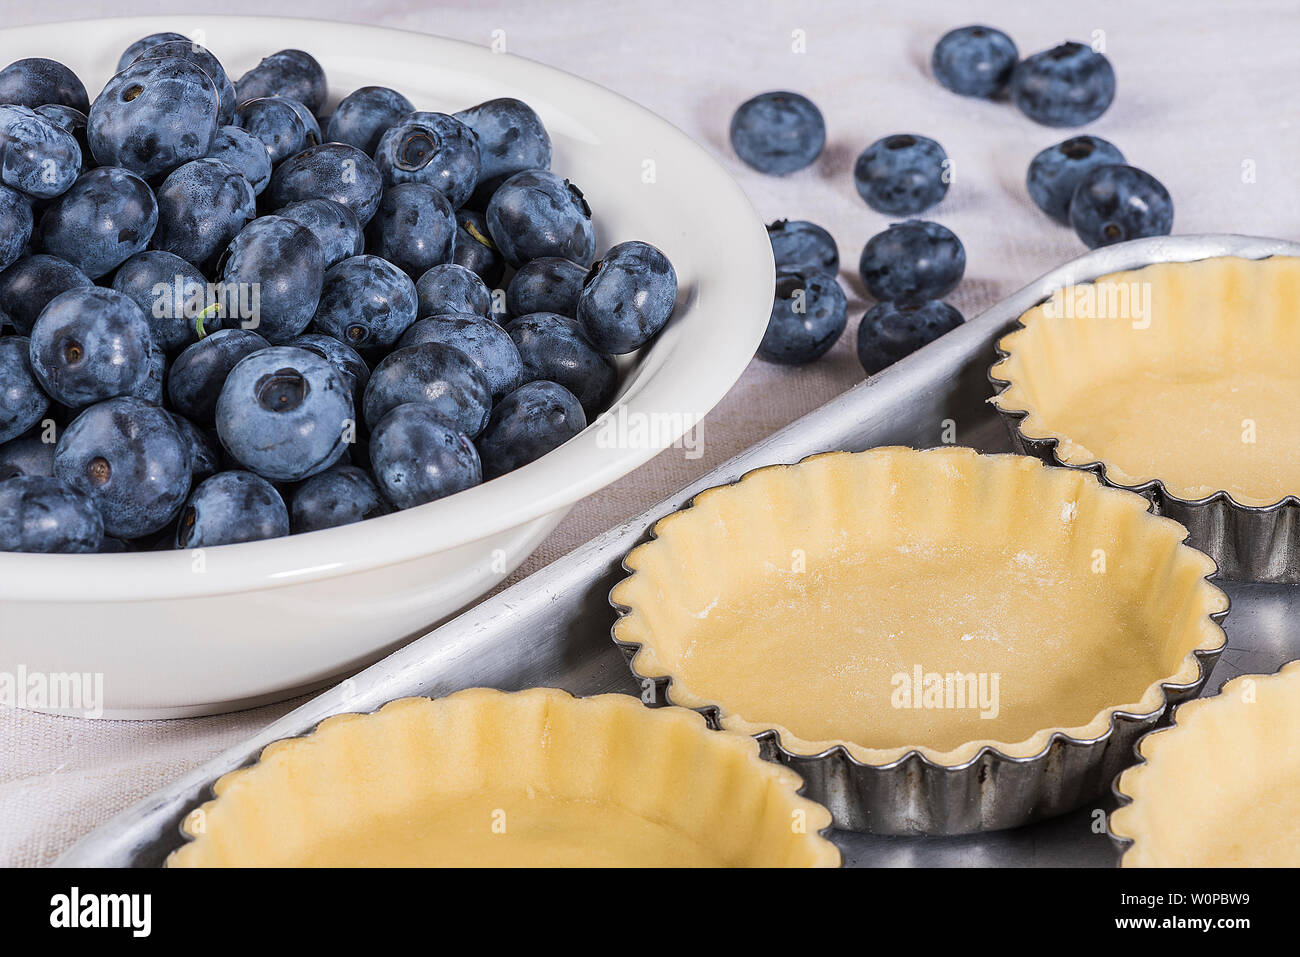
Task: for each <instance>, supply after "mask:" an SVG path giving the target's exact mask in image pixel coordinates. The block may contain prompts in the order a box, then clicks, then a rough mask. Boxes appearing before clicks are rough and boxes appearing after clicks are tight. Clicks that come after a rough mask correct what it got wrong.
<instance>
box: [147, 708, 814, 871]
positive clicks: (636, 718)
mask: <svg viewBox="0 0 1300 957" xmlns="http://www.w3.org/2000/svg"><path fill="white" fill-rule="evenodd" d="M800 784H801V782H800V780H799V778H798V775H796V774H795V773H794V772H792V771H790V770H788V769H785V768H777V767H775V766H773V765H771V764H770V763H768V762H765V761H763V760H762V759H761V758H760V757H759V750H758V746H757V745H756V744H755V743H754V742H753V741H752V740H749V739H746V738H743V737H739V736H736V735H724V734H719V733H717V732H715V731H711V730H709V728H708V727H707V725H706V724H705V722H704V720H703V719H702V718H701V717H700V716H699V715H698V714H695V713H694V712H691V711H686V710H684V709H672V710H668V711H658V710H652V709H650V708H646V707H645V706H643V705H642V704H641V703H640V702H639V701H638V700H637V699H636V698H632V697H629V696H627V695H614V694H608V695H599V696H597V697H592V698H574V697H571V696H570V695H569V694H567V693H566V692H563V691H557V690H553V689H548V688H536V689H532V690H528V691H521V692H516V693H505V692H500V691H493V690H490V689H486V688H473V689H469V690H467V691H461V692H458V693H456V694H453V695H450V696H449V697H446V698H437V699H430V698H403V699H401V700H398V701H394V702H391V703H389V704H387V705H385V706H384V707H383V708H381V709H379V710H378V711H376V712H374V713H373V714H345V715H338V716H335V717H332V718H328V719H326V720H325V721H323V722H321V724H320V725H319V726H317V728H316V729H315V730H314V731H313V732H312V733H311V734H309V735H306V736H305V737H301V738H290V739H287V740H283V741H277V742H275V743H274V744H271V745H270V746H268V747H267V748H266V749H265V750H264V751H263V752H262V754H261V757H260V758H259V759H258V761H257V762H256V763H254V764H252V765H250V766H249V767H247V768H243V769H240V770H238V771H234V772H231V773H230V774H227V775H225V776H224V777H222V778H221V779H220V780H218V781H217V783H216V785H215V786H214V788H213V793H214V795H215V797H214V799H213V800H211V801H209V802H208V803H206V804H204V805H203V806H202V807H201V808H199V809H197V810H196V811H194V812H192V813H191V814H190V815H189V816H188V817H187V818H186V820H185V822H184V824H183V827H182V830H183V833H184V835H185V836H186V837H187V838H188V839H189V840H188V842H187V843H185V844H183V845H182V846H181V847H180V848H179V849H178V850H176V851H175V852H173V853H172V854H171V856H170V857H169V858H168V861H167V863H168V865H169V866H171V867H220V866H253V867H259V866H260V867H282V866H309V867H310V866H360V867H374V866H598V867H599V866H650V867H654V866H673V867H683V866H764V867H834V866H837V865H838V864H839V860H840V857H839V851H838V850H837V849H836V848H835V846H834V845H833V844H831V843H830V842H829V841H828V840H826V839H825V838H824V837H823V836H822V835H821V833H820V832H821V831H823V830H824V829H826V828H828V827H829V826H830V814H829V813H828V812H827V811H826V809H825V808H822V807H819V806H818V805H816V804H814V803H813V802H811V801H809V800H807V799H806V798H803V797H801V796H800V795H799V794H798V793H797V791H798V788H799V787H800Z"/></svg>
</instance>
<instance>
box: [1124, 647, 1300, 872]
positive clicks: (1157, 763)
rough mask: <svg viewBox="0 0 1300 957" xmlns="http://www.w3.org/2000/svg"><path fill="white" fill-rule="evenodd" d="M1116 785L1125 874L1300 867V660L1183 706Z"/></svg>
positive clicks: (1142, 748)
mask: <svg viewBox="0 0 1300 957" xmlns="http://www.w3.org/2000/svg"><path fill="white" fill-rule="evenodd" d="M1138 754H1139V757H1141V759H1142V762H1143V763H1141V764H1138V765H1136V766H1135V767H1132V768H1130V769H1128V770H1127V771H1125V772H1124V773H1123V774H1122V775H1121V776H1120V778H1119V780H1118V781H1117V782H1116V784H1115V794H1116V796H1117V797H1118V798H1119V800H1120V802H1121V804H1123V806H1122V807H1120V808H1119V809H1118V810H1116V811H1115V812H1114V813H1113V814H1112V815H1111V818H1110V830H1111V834H1112V835H1113V836H1114V837H1115V838H1116V840H1118V841H1119V842H1120V844H1121V845H1122V846H1125V847H1126V848H1127V850H1126V851H1125V853H1124V856H1123V858H1122V860H1121V865H1122V866H1124V867H1300V662H1292V663H1291V664H1289V665H1287V666H1286V667H1284V668H1283V669H1282V670H1281V671H1279V672H1277V673H1276V674H1272V675H1243V676H1241V677H1239V678H1234V679H1233V680H1232V681H1229V682H1228V683H1227V684H1225V685H1224V686H1223V690H1222V691H1221V692H1220V693H1219V694H1217V695H1215V696H1214V697H1212V698H1199V699H1197V700H1195V701H1189V702H1187V703H1186V704H1183V705H1180V706H1179V707H1178V709H1177V711H1176V712H1175V714H1174V724H1173V725H1172V726H1170V727H1168V728H1164V729H1162V730H1160V731H1157V732H1156V733H1154V734H1149V735H1147V736H1146V737H1145V738H1143V739H1142V741H1141V744H1140V745H1139V747H1138Z"/></svg>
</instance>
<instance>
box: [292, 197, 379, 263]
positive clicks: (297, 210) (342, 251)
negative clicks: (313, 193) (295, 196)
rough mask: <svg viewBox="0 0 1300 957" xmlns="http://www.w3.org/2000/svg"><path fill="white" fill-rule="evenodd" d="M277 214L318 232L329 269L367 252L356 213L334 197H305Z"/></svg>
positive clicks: (318, 238) (364, 238)
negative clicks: (335, 200) (333, 198)
mask: <svg viewBox="0 0 1300 957" xmlns="http://www.w3.org/2000/svg"><path fill="white" fill-rule="evenodd" d="M275 214H276V215H277V216H283V217H284V218H285V219H292V220H293V221H294V222H295V223H297V224H298V225H299V226H306V227H307V228H308V229H310V230H311V231H312V233H313V234H315V236H316V239H317V240H319V241H320V247H321V253H322V255H324V257H325V268H326V269H329V268H330V267H331V266H333V265H335V264H336V263H340V262H342V261H343V260H344V259H351V258H352V257H353V256H360V255H361V254H362V253H363V252H365V251H366V237H365V233H363V232H362V230H361V224H360V223H358V222H357V216H356V213H354V212H352V210H351V209H349V208H348V207H347V206H343V205H342V204H340V203H336V202H334V201H333V200H332V199H304V200H302V201H301V202H298V203H290V204H289V205H288V206H284V207H282V208H281V209H278V210H276V213H275Z"/></svg>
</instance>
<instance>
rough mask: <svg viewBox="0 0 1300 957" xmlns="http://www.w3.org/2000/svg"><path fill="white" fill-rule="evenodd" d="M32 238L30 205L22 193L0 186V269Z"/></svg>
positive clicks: (19, 254) (22, 249)
mask: <svg viewBox="0 0 1300 957" xmlns="http://www.w3.org/2000/svg"><path fill="white" fill-rule="evenodd" d="M31 238H32V207H31V203H29V202H28V201H27V197H25V196H24V195H23V194H22V193H20V192H18V191H17V190H15V189H10V188H9V187H8V186H0V269H8V268H9V267H10V266H11V265H12V264H13V263H14V262H16V261H17V259H18V257H19V256H21V255H22V254H23V252H24V251H26V249H27V243H28V241H29V240H30V239H31Z"/></svg>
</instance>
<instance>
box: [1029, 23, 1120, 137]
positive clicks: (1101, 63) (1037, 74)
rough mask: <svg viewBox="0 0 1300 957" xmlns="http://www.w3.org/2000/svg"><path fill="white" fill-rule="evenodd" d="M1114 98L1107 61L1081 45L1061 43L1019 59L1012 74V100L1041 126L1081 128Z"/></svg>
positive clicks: (1112, 83) (1110, 67)
mask: <svg viewBox="0 0 1300 957" xmlns="http://www.w3.org/2000/svg"><path fill="white" fill-rule="evenodd" d="M1113 99H1115V70H1114V68H1113V67H1112V66H1111V65H1110V61H1109V60H1107V59H1106V57H1105V56H1104V55H1102V54H1100V53H1097V52H1096V51H1095V50H1093V49H1092V48H1091V47H1089V46H1086V45H1085V44H1082V43H1074V42H1069V43H1062V44H1060V45H1059V46H1055V47H1052V49H1050V50H1044V51H1043V52H1042V53H1035V54H1034V55H1033V56H1031V57H1028V58H1026V59H1024V60H1021V61H1020V63H1019V64H1017V66H1016V69H1015V72H1014V73H1012V74H1011V101H1012V102H1013V103H1015V104H1016V106H1018V107H1019V108H1020V112H1022V113H1024V114H1025V116H1027V117H1029V118H1030V119H1031V120H1033V121H1034V122H1035V123H1042V124H1043V125H1044V126H1082V125H1083V124H1085V123H1091V122H1092V121H1093V120H1095V119H1096V118H1097V117H1099V116H1101V114H1103V113H1105V112H1106V108H1107V107H1109V106H1110V103H1111V100H1113Z"/></svg>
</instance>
